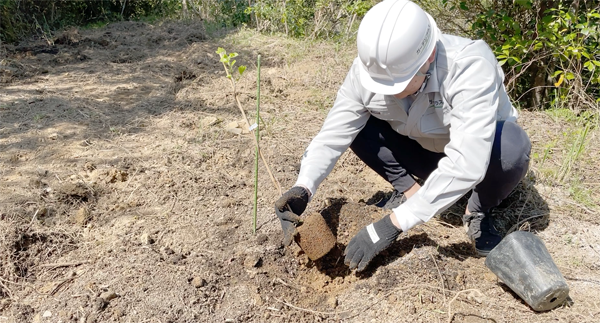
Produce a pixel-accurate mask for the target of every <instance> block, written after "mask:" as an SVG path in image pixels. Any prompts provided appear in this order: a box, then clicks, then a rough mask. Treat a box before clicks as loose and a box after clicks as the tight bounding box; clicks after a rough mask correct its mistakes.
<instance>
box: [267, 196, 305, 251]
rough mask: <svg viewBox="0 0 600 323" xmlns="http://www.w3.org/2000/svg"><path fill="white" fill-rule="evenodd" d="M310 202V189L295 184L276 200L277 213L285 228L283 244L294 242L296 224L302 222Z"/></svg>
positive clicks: (282, 226) (287, 244) (282, 227)
mask: <svg viewBox="0 0 600 323" xmlns="http://www.w3.org/2000/svg"><path fill="white" fill-rule="evenodd" d="M307 204H308V191H307V190H306V189H305V188H304V187H300V186H294V187H292V188H291V189H290V190H289V191H287V192H285V193H283V195H282V196H281V197H280V198H279V199H278V200H277V201H276V202H275V214H277V217H278V218H279V221H280V222H281V229H283V246H284V247H287V246H289V245H290V244H291V243H292V238H293V237H294V235H296V225H298V223H299V222H300V215H302V213H303V212H304V210H306V205H307Z"/></svg>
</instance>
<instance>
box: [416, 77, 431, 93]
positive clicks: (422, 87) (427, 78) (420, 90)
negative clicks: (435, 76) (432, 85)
mask: <svg viewBox="0 0 600 323" xmlns="http://www.w3.org/2000/svg"><path fill="white" fill-rule="evenodd" d="M419 74H421V75H419ZM416 75H419V76H425V80H423V84H421V87H420V88H419V90H418V91H417V92H415V93H413V94H412V95H416V94H419V93H421V92H423V90H425V87H426V86H427V81H429V78H430V77H431V73H429V72H427V73H421V72H417V74H416Z"/></svg>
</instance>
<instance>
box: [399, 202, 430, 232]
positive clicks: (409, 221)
mask: <svg viewBox="0 0 600 323" xmlns="http://www.w3.org/2000/svg"><path fill="white" fill-rule="evenodd" d="M393 211H394V216H395V217H396V222H398V224H399V225H400V228H401V229H402V232H406V231H408V230H410V229H412V228H414V227H416V226H418V225H420V224H423V223H424V222H423V220H421V219H419V218H417V217H416V216H415V215H413V214H412V213H410V211H408V210H407V209H406V208H402V205H400V206H399V207H397V208H395V209H394V210H393Z"/></svg>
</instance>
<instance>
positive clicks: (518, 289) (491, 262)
mask: <svg viewBox="0 0 600 323" xmlns="http://www.w3.org/2000/svg"><path fill="white" fill-rule="evenodd" d="M485 265H486V266H487V267H488V268H489V269H490V270H491V271H492V272H493V273H494V274H496V276H498V278H500V280H502V282H504V283H505V284H506V285H507V286H508V287H510V288H511V289H512V290H513V291H514V292H515V293H517V294H518V295H519V296H520V297H521V298H522V299H523V300H524V301H525V302H527V304H529V306H531V308H533V309H534V310H536V311H547V310H551V309H553V308H555V307H557V306H559V305H561V304H563V303H564V301H565V299H566V298H567V297H568V296H569V286H567V282H566V281H565V279H564V277H563V275H562V274H561V273H560V271H559V270H558V267H556V264H555V263H554V261H553V260H552V257H551V256H550V253H548V249H546V246H544V243H543V242H542V240H540V238H538V237H536V236H535V235H534V234H532V233H530V232H525V231H516V232H513V233H511V234H509V235H507V236H506V237H505V238H504V239H503V240H502V241H501V242H500V243H499V244H498V246H496V248H494V249H493V250H492V251H491V252H490V253H489V255H488V256H487V258H486V259H485Z"/></svg>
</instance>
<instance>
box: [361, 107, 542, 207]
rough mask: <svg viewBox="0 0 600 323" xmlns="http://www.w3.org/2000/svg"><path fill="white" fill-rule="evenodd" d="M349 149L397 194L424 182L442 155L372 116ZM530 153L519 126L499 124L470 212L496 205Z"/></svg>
mask: <svg viewBox="0 0 600 323" xmlns="http://www.w3.org/2000/svg"><path fill="white" fill-rule="evenodd" d="M350 148H351V149H352V151H354V153H355V154H356V155H357V156H358V157H359V158H360V159H361V160H362V161H363V162H364V163H365V164H367V166H369V167H370V168H371V169H373V170H374V171H375V172H377V173H378V174H379V175H380V176H381V177H383V178H384V179H386V180H387V181H388V182H390V183H391V184H392V186H393V187H394V188H395V189H396V190H398V191H400V192H404V191H406V190H407V189H409V188H410V187H412V186H413V185H414V183H415V178H414V177H417V178H420V179H423V180H425V179H427V177H428V176H429V174H431V172H433V171H434V170H435V169H437V167H438V162H439V161H440V159H442V158H443V157H444V156H445V154H444V153H435V152H432V151H429V150H426V149H425V148H423V147H421V145H419V143H417V142H416V141H415V140H412V139H410V138H408V137H407V136H403V135H401V134H399V133H397V132H396V131H394V130H393V129H392V127H391V126H390V124H389V123H387V122H386V121H383V120H380V119H377V118H375V117H371V118H369V120H368V121H367V124H366V125H365V127H364V128H363V129H362V130H361V131H360V133H359V134H358V136H357V137H356V139H355V140H354V142H352V144H351V145H350ZM530 151H531V142H530V140H529V137H528V136H527V133H525V131H524V130H523V129H522V128H521V127H520V126H519V125H518V124H516V123H514V122H510V121H508V122H504V121H500V122H498V123H497V124H496V135H495V138H494V143H493V147H492V154H491V159H490V164H489V166H488V169H487V172H486V174H485V177H484V179H483V181H482V182H481V183H479V184H477V185H476V186H475V188H474V189H473V193H472V194H471V197H470V198H469V211H471V212H487V211H489V210H490V209H491V208H493V207H496V206H498V205H499V204H500V202H502V200H504V199H505V198H506V197H507V196H508V195H509V194H510V192H512V190H513V189H514V188H515V187H516V186H517V184H519V182H520V181H521V180H522V179H523V178H524V177H525V175H526V174H527V169H528V167H529V153H530ZM413 176H414V177H413Z"/></svg>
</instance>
